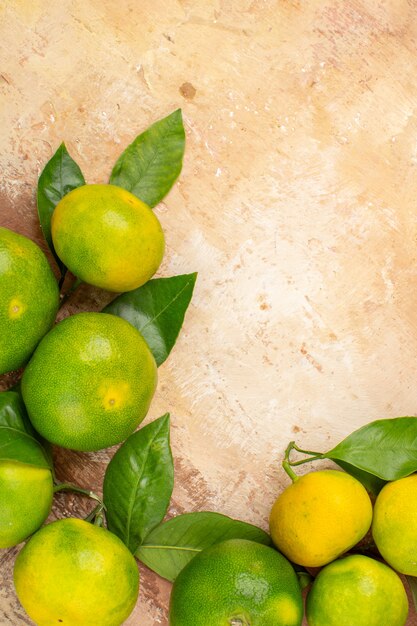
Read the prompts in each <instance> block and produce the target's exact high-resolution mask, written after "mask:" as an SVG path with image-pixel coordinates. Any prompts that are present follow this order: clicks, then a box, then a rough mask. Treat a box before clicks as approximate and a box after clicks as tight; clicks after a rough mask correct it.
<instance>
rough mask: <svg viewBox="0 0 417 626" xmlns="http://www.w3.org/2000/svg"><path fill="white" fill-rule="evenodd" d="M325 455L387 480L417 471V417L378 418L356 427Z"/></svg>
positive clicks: (324, 455)
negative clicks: (356, 428)
mask: <svg viewBox="0 0 417 626" xmlns="http://www.w3.org/2000/svg"><path fill="white" fill-rule="evenodd" d="M323 457H325V458H328V459H332V460H333V461H335V462H336V463H338V464H340V462H341V463H348V464H349V465H350V466H351V467H353V468H357V469H358V470H361V471H362V472H367V473H368V474H371V475H373V476H376V477H378V478H380V479H382V480H383V481H389V480H397V479H398V478H403V477H404V476H408V475H409V474H412V473H413V472H415V471H417V418H415V417H395V418H391V419H382V420H375V421H374V422H370V423H369V424H366V425H365V426H362V428H359V429H358V430H355V431H354V432H353V433H351V434H350V435H349V436H348V437H346V439H344V440H343V441H341V442H340V443H339V444H338V445H337V446H336V447H335V448H333V449H332V450H330V451H329V452H325V453H324V454H323Z"/></svg>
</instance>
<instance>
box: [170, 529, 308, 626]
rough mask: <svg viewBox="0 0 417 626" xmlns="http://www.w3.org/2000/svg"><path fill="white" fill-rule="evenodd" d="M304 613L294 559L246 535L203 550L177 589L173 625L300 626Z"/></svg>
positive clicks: (182, 574)
mask: <svg viewBox="0 0 417 626" xmlns="http://www.w3.org/2000/svg"><path fill="white" fill-rule="evenodd" d="M302 617H303V603H302V597H301V590H300V586H299V583H298V578H297V575H296V574H295V572H294V569H293V568H292V566H291V565H290V563H289V562H288V561H287V559H286V558H285V557H283V556H282V554H280V553H279V552H277V551H276V550H274V549H273V548H270V547H268V546H265V545H262V544H258V543H255V542H253V541H247V540H244V539H230V540H228V541H224V542H222V543H219V544H217V545H214V546H212V547H210V548H208V549H207V550H204V551H203V552H201V553H200V554H198V555H197V556H196V557H194V559H193V560H192V561H190V563H188V565H187V566H186V567H185V568H184V569H183V570H182V571H181V572H180V574H179V575H178V577H177V579H176V581H175V583H174V586H173V588H172V592H171V601H170V608H169V620H170V621H169V623H170V626H207V624H210V626H228V625H229V624H234V623H239V624H240V623H241V624H242V626H246V625H249V624H250V626H300V625H301V622H302ZM239 619H240V622H239V621H235V622H234V620H239Z"/></svg>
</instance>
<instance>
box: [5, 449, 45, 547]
mask: <svg viewBox="0 0 417 626" xmlns="http://www.w3.org/2000/svg"><path fill="white" fill-rule="evenodd" d="M52 497H53V483H52V474H51V472H50V470H49V469H45V468H41V467H34V466H32V465H25V464H24V463H18V462H15V461H0V548H10V547H11V546H15V545H17V544H18V543H20V542H21V541H23V540H24V539H26V538H27V537H29V535H31V534H32V533H34V532H35V531H36V530H38V528H39V527H40V526H41V525H42V524H43V522H44V521H45V520H46V518H47V517H48V515H49V512H50V510H51V506H52Z"/></svg>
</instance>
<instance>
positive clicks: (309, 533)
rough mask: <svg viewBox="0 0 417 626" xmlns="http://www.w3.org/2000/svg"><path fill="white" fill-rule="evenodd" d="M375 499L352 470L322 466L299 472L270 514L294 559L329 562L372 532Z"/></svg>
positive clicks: (276, 537)
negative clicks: (303, 472) (299, 474)
mask: <svg viewBox="0 0 417 626" xmlns="http://www.w3.org/2000/svg"><path fill="white" fill-rule="evenodd" d="M371 522H372V503H371V500H370V498H369V495H368V493H367V491H366V489H365V488H364V487H363V485H362V484H361V483H360V482H359V481H358V480H356V479H355V478H353V477H352V476H350V475H349V474H347V473H345V472H341V471H337V470H321V471H316V472H310V473H309V474H304V475H303V476H300V477H299V478H298V479H297V480H296V481H295V482H294V483H293V484H291V485H290V486H289V487H287V488H286V489H285V490H284V491H283V492H282V493H281V494H280V495H279V496H278V498H277V500H276V501H275V503H274V505H273V507H272V510H271V514H270V521H269V523H270V531H271V536H272V540H273V542H274V544H275V545H276V547H277V548H278V550H280V551H281V552H282V553H283V554H285V556H286V557H287V558H288V559H290V561H292V562H294V563H298V564H299V565H303V566H305V567H319V566H322V565H326V564H327V563H330V561H333V560H334V559H335V558H337V557H338V556H340V555H341V554H343V553H344V552H347V551H348V550H349V549H350V548H352V547H353V546H354V545H355V544H356V543H358V541H360V540H361V539H362V538H363V537H364V536H365V535H366V533H367V532H368V530H369V528H370V526H371Z"/></svg>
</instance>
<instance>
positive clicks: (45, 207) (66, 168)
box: [37, 143, 85, 277]
mask: <svg viewBox="0 0 417 626" xmlns="http://www.w3.org/2000/svg"><path fill="white" fill-rule="evenodd" d="M82 185H85V180H84V176H83V174H82V172H81V170H80V168H79V166H78V165H77V163H76V162H75V161H74V159H73V158H72V157H71V156H70V155H69V153H68V151H67V148H66V146H65V144H64V143H61V145H60V146H59V148H58V150H57V151H56V152H55V154H54V155H53V156H52V158H51V159H50V160H49V161H48V163H47V164H46V165H45V167H44V169H43V171H42V173H41V175H40V176H39V181H38V192H37V204H38V215H39V222H40V225H41V229H42V232H43V236H44V237H45V240H46V243H47V244H48V246H49V249H50V250H51V252H52V254H53V255H54V258H55V260H56V262H57V265H58V267H59V271H60V272H61V277H63V276H64V275H65V272H66V267H65V265H64V264H63V263H62V261H61V260H60V258H59V257H58V255H57V254H56V252H55V248H54V244H53V242H52V233H51V218H52V213H53V212H54V209H55V207H56V205H57V204H58V202H59V201H60V200H61V198H63V197H64V196H66V195H67V193H69V192H70V191H72V190H73V189H75V188H76V187H81V186H82Z"/></svg>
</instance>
